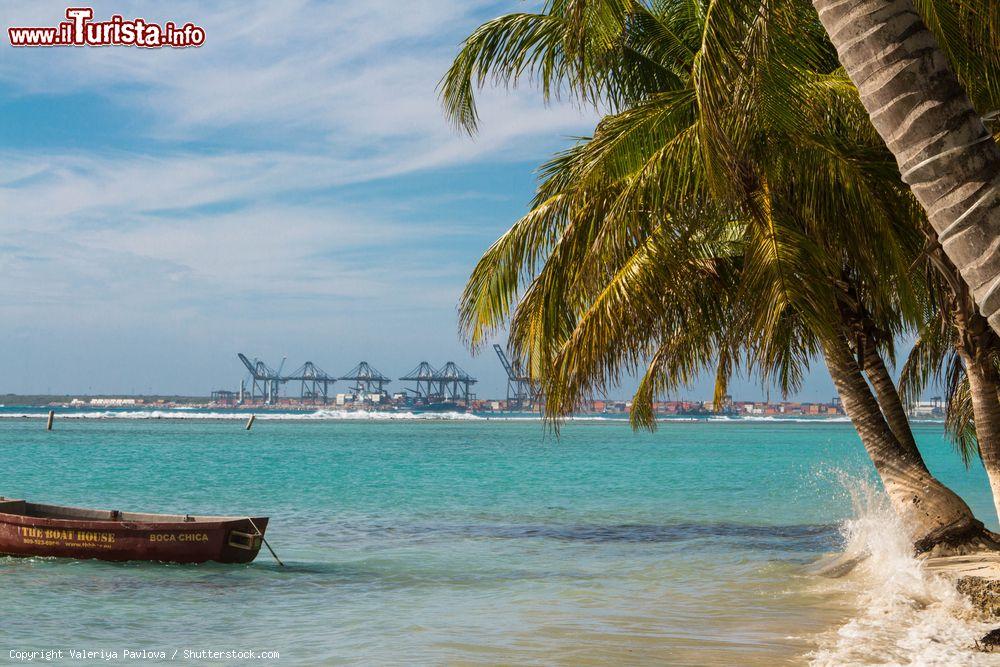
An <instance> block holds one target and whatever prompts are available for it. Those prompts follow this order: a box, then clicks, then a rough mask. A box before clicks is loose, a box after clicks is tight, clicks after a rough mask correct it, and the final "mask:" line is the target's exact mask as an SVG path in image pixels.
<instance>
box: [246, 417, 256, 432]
mask: <svg viewBox="0 0 1000 667" xmlns="http://www.w3.org/2000/svg"><path fill="white" fill-rule="evenodd" d="M255 419H257V415H250V419H248V420H247V430H248V431H249V430H250V429H252V428H253V422H254V420H255Z"/></svg>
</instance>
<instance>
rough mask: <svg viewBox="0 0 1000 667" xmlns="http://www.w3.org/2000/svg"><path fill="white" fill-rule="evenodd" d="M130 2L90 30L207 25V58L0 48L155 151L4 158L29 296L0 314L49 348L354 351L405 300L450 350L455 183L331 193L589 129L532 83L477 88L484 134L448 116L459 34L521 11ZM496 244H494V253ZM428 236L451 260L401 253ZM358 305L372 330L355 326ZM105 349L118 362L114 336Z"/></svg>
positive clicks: (8, 296) (53, 14)
mask: <svg viewBox="0 0 1000 667" xmlns="http://www.w3.org/2000/svg"><path fill="white" fill-rule="evenodd" d="M126 4H127V6H123V5H122V3H120V2H115V3H111V2H105V1H103V0H98V1H95V2H94V3H93V6H94V9H95V15H96V17H97V18H104V17H108V16H110V15H111V14H112V13H117V12H121V13H125V14H126V15H128V16H143V17H145V18H146V19H148V20H150V21H157V22H165V21H167V20H175V21H179V22H183V21H187V20H191V21H193V22H195V23H198V24H200V25H202V26H204V27H205V29H206V32H207V41H206V44H205V46H203V47H202V48H200V49H185V50H169V49H163V50H155V51H151V50H143V49H132V48H124V47H115V48H59V49H50V50H44V49H13V48H11V47H10V46H8V45H6V44H5V45H4V46H2V47H0V52H2V55H3V57H2V58H0V85H3V86H4V89H5V94H6V95H7V96H8V97H11V96H13V97H18V96H19V97H22V98H24V99H27V100H32V101H35V102H37V103H42V102H43V101H45V100H54V101H53V103H54V104H61V103H63V102H62V101H61V99H63V98H60V97H58V95H59V94H74V93H75V94H81V95H94V94H96V95H98V96H99V97H101V98H103V99H105V100H106V101H107V102H108V104H110V105H113V106H114V107H116V108H117V109H124V110H126V111H127V112H129V113H132V114H134V116H135V118H136V119H138V122H136V123H135V124H134V125H133V126H131V127H134V128H138V129H135V130H134V131H136V132H139V133H141V134H142V136H141V137H139V139H142V141H137V142H136V145H141V146H143V149H142V151H141V152H137V151H134V150H133V151H130V150H127V149H126V147H124V146H115V145H111V146H99V147H95V148H94V149H93V150H87V151H84V150H83V149H82V148H79V147H77V148H74V149H73V150H69V149H61V148H58V147H55V148H53V147H51V146H50V147H48V148H45V149H44V150H42V149H37V150H29V149H23V150H11V149H7V150H0V210H2V211H3V216H2V218H0V276H2V277H3V279H4V280H5V281H8V284H15V285H18V286H19V287H18V289H12V290H4V291H3V292H2V293H0V317H3V318H4V319H5V321H8V322H14V323H16V324H15V332H20V333H19V334H18V335H17V336H15V337H16V338H17V340H18V341H19V343H18V345H23V346H25V350H27V349H28V348H30V347H31V345H32V344H33V343H32V340H33V339H34V338H37V335H36V333H26V332H27V331H29V329H30V330H31V331H35V332H37V331H38V330H40V329H31V327H36V328H45V330H46V331H60V330H62V331H66V330H69V331H72V332H73V335H81V336H83V335H86V334H87V332H90V333H91V334H93V332H105V333H106V332H107V331H108V330H109V329H108V328H109V327H111V329H110V330H112V331H121V332H126V331H132V332H133V335H132V337H133V338H138V337H139V334H138V333H137V332H139V331H143V332H145V333H144V334H143V335H144V336H149V335H151V334H150V332H155V334H156V335H158V336H159V335H163V336H167V335H174V334H170V333H169V332H171V331H172V330H173V331H174V332H175V335H176V336H179V337H181V338H183V337H184V336H188V335H189V334H190V332H191V331H195V330H197V331H200V332H205V334H204V335H205V336H210V335H216V336H220V337H221V336H225V335H227V334H226V332H230V331H232V330H233V329H234V328H239V327H244V328H245V331H244V332H243V334H241V335H242V338H240V339H239V340H243V341H247V342H250V343H251V344H252V343H253V341H254V340H255V339H257V338H260V337H265V336H267V335H277V334H276V333H274V332H277V331H278V330H279V329H281V331H282V334H281V335H285V331H287V330H289V329H292V330H294V329H295V328H296V327H297V328H299V329H306V328H312V330H313V331H318V330H324V329H327V328H331V327H339V329H340V330H341V331H342V332H345V333H346V334H349V335H351V336H355V337H359V339H360V342H362V343H364V342H365V339H366V338H367V339H368V340H371V341H377V340H381V339H382V338H384V337H386V336H390V333H389V332H390V331H391V329H392V328H393V326H394V323H398V321H399V316H398V314H389V312H390V311H397V312H398V311H400V310H402V309H411V310H412V309H427V311H428V312H431V311H433V312H434V313H435V314H434V315H433V316H431V315H425V316H423V317H424V318H425V319H424V321H425V322H433V323H434V324H433V325H430V324H428V325H426V326H427V327H437V329H434V330H432V329H431V328H427V329H426V331H423V333H422V334H421V335H422V336H423V337H424V338H423V340H425V341H431V340H437V339H440V340H449V341H455V336H454V301H455V298H456V295H457V293H458V290H459V289H460V287H461V282H462V279H463V277H464V271H466V270H467V268H468V265H469V263H470V262H471V261H474V259H475V258H474V257H472V256H468V257H467V256H464V255H463V256H461V257H459V256H456V254H455V252H454V251H453V250H452V249H451V246H450V243H451V239H452V238H453V237H454V235H455V232H454V230H455V229H463V228H462V225H463V222H464V221H462V220H448V219H442V218H441V216H438V215H435V213H434V210H433V208H431V204H432V203H433V202H435V201H443V200H445V199H447V197H449V196H452V195H454V194H455V193H454V192H452V191H450V190H449V191H436V192H421V193H419V194H414V195H411V196H412V197H413V202H412V203H411V204H410V206H406V205H403V203H402V202H400V201H393V202H379V201H365V200H364V197H362V196H355V197H350V198H348V197H341V196H340V195H338V194H336V193H337V192H339V193H343V192H344V191H345V189H347V190H349V189H350V187H351V186H356V185H358V184H362V183H365V182H371V181H375V180H378V179H385V181H386V182H387V183H392V182H393V180H392V179H395V178H399V177H404V176H407V175H412V174H414V173H417V172H421V171H425V170H430V169H436V168H442V167H451V168H454V167H456V166H462V165H471V164H475V163H487V164H493V163H496V162H498V161H505V160H529V161H541V160H542V159H544V158H545V157H546V156H547V155H548V154H549V153H550V152H551V150H554V149H555V148H557V147H558V146H560V145H561V144H562V143H563V142H564V139H563V138H562V137H564V136H565V135H572V134H578V133H580V132H585V131H586V129H587V127H588V126H591V125H592V119H591V118H590V117H589V115H588V114H586V113H581V112H579V111H578V110H574V109H571V108H568V107H565V106H562V107H556V108H545V107H544V106H543V105H542V104H541V103H540V101H539V99H538V96H537V95H536V94H534V93H533V92H531V91H530V90H523V91H515V92H512V93H507V92H506V91H487V92H486V93H485V94H484V95H483V99H482V108H481V111H482V112H483V125H482V128H483V132H482V134H481V135H480V136H479V137H477V138H476V139H475V140H472V139H470V138H468V137H466V136H464V135H461V134H458V133H456V132H455V131H453V130H452V129H451V128H450V127H449V126H448V124H447V122H446V120H445V118H444V117H443V113H442V111H441V108H440V104H439V101H438V99H437V93H436V86H437V83H438V80H439V78H440V77H441V75H442V74H443V73H444V72H445V70H446V68H447V66H448V64H449V61H450V58H452V57H453V56H454V54H455V52H456V50H457V47H458V42H459V40H460V39H461V38H462V37H464V36H465V35H466V34H468V33H469V32H470V31H471V30H472V29H474V28H475V26H476V25H478V23H480V22H481V21H482V20H484V19H486V18H489V17H490V14H489V13H488V12H489V11H494V12H497V13H499V12H501V11H521V10H524V9H525V4H523V3H519V2H511V3H509V6H508V5H498V4H497V3H495V2H486V1H480V0H476V1H472V0H412V1H410V2H406V3H401V2H398V0H340V1H337V2H320V1H309V0H282V2H273V1H268V2H265V1H257V2H244V1H239V2H237V1H235V0H233V1H226V2H213V3H202V2H194V1H193V0H175V1H173V2H170V3H163V2H153V1H152V0H143V1H139V2H130V3H126ZM529 6H530V5H529ZM65 7H66V4H65V3H64V2H61V3H60V2H55V1H50V0H15V1H8V2H5V3H3V5H2V6H0V23H2V24H3V26H4V27H6V26H19V25H29V26H30V25H54V24H56V23H57V22H58V21H59V20H60V18H61V17H62V15H63V12H64V10H65ZM53 94H55V95H56V96H53ZM98 122H100V121H98ZM79 130H80V131H81V132H86V131H88V128H87V127H84V126H81V127H80V128H79ZM455 187H456V188H457V189H458V191H460V193H461V194H462V196H464V197H476V196H480V193H476V192H471V193H470V192H469V186H468V185H465V184H462V183H459V182H456V183H455ZM389 189H390V190H391V188H389ZM334 191H336V192H335V193H334V194H331V192H334ZM502 194H504V193H503V191H502V190H497V189H495V190H489V191H487V192H484V193H481V196H482V198H483V199H484V200H490V199H491V198H496V197H498V196H500V195H502ZM347 202H350V204H348V203H347ZM418 202H419V203H418ZM408 208H409V209H413V208H420V209H421V210H424V211H425V213H424V216H423V218H424V220H423V221H421V220H419V219H418V220H416V221H413V220H414V217H415V216H413V215H409V214H408V211H407V209H408ZM403 216H405V218H406V220H407V221H408V222H407V223H406V224H403V223H402V222H401V220H402V219H403ZM416 217H418V218H419V217H420V216H416ZM508 222H510V221H509V220H501V221H499V222H498V224H499V225H503V224H505V223H508ZM465 229H466V230H467V228H465ZM495 232H496V230H495V229H494V230H487V231H486V232H483V234H484V237H483V239H482V243H483V245H485V244H486V243H488V241H489V240H491V239H490V238H489V237H490V236H491V235H492V234H493V233H495ZM461 233H468V231H463V232H461ZM428 239H440V249H439V250H437V251H434V250H427V249H425V250H423V251H421V252H420V253H413V252H412V251H410V250H408V246H411V245H413V244H414V242H415V241H423V242H426V241H427V240H428ZM359 304H360V305H359ZM318 306H322V307H318ZM362 309H367V310H368V312H371V313H374V314H373V315H372V316H371V317H372V319H371V320H370V321H365V320H363V319H360V316H358V315H356V314H355V315H351V313H357V312H359V311H360V310H362ZM343 313H347V317H359V319H358V320H357V321H356V324H355V321H354V320H352V321H350V322H344V321H343V320H338V319H337V318H338V317H340V316H341V314H343ZM270 318H275V319H274V321H271V320H270ZM278 318H284V319H281V320H280V321H279V319H278ZM265 322H266V324H265ZM250 326H252V327H254V328H253V329H250V328H249V327H250ZM258 326H260V327H263V328H260V329H258V328H257V327H258ZM25 327H28V329H25ZM310 335H312V334H310ZM100 338H101V336H99V335H96V334H94V335H92V336H91V339H93V340H100ZM188 342H190V341H188ZM229 342H232V341H229ZM37 344H38V343H36V345H37ZM162 344H163V345H168V344H169V343H168V342H167V341H165V342H163V343H162ZM221 344H222V346H223V347H224V348H225V351H226V353H227V354H228V353H229V348H228V344H229V343H228V342H225V341H224V342H222V343H221ZM241 344H242V343H241ZM109 345H111V347H110V348H109V349H108V350H107V351H106V353H107V354H109V355H112V356H113V355H114V354H115V353H117V352H118V351H119V350H118V349H116V348H117V347H118V346H119V345H120V338H116V339H115V340H113V341H110V343H109ZM178 346H180V347H183V346H181V345H180V343H178ZM453 347H456V348H457V347H458V346H457V342H456V343H455V344H454V345H453ZM19 349H20V348H19ZM22 352H24V350H21V351H20V352H19V351H14V350H12V351H9V354H12V355H15V356H16V355H17V354H21V353H22ZM94 352H95V353H97V352H98V350H95V351H94ZM227 359H228V357H227ZM229 361H231V360H229ZM227 368H228V366H227ZM25 373H28V370H25ZM67 373H71V371H70V370H67ZM67 377H71V375H67ZM193 380H194V381H196V382H198V383H207V382H208V381H207V380H206V379H205V378H201V377H199V378H194V379H193Z"/></svg>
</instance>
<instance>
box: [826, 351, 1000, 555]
mask: <svg viewBox="0 0 1000 667" xmlns="http://www.w3.org/2000/svg"><path fill="white" fill-rule="evenodd" d="M823 352H824V356H825V358H826V364H827V367H828V368H829V370H830V377H832V378H833V382H834V385H835V386H836V387H837V391H838V392H839V393H840V398H841V400H842V401H843V405H844V410H845V411H846V412H847V415H848V416H849V417H850V418H851V421H852V422H853V424H854V427H855V429H857V432H858V434H859V435H860V436H861V442H862V443H863V444H864V447H865V450H866V451H867V452H868V456H869V457H870V458H871V461H872V463H873V464H874V465H875V471H876V472H877V473H878V475H879V477H880V478H881V479H882V484H883V485H884V486H885V490H886V493H887V494H888V496H889V499H890V501H891V502H892V505H893V507H894V508H895V510H896V512H897V513H898V514H899V515H900V516H901V517H902V519H903V520H904V522H905V523H906V525H907V526H908V528H909V530H910V532H911V536H912V537H913V542H914V547H915V548H916V550H917V551H918V552H928V551H932V550H933V552H934V553H963V552H967V551H972V550H975V549H977V548H981V547H983V546H993V542H992V539H991V536H990V535H989V533H988V532H987V531H986V530H985V529H984V527H983V524H982V523H981V522H979V521H977V520H976V518H975V517H974V516H973V515H972V510H970V509H969V506H968V505H966V504H965V501H963V500H962V499H961V498H959V497H958V495H956V494H955V493H954V492H953V491H952V490H951V489H949V488H948V487H946V486H945V485H943V484H941V482H939V481H938V480H936V479H935V478H934V476H933V475H931V474H930V472H929V471H928V470H927V467H926V466H925V465H924V462H923V459H922V458H921V457H920V454H919V452H914V451H912V450H909V449H908V448H906V447H903V446H902V445H900V443H899V441H898V440H897V439H896V436H895V435H893V432H892V429H890V428H889V425H888V423H887V422H886V420H885V418H884V416H883V415H882V411H881V410H880V409H879V405H878V402H877V401H876V400H875V397H874V396H873V395H872V392H871V389H870V388H869V387H868V383H867V382H866V381H865V378H864V376H862V374H861V370H860V369H859V368H858V364H857V362H856V360H855V359H854V356H853V355H852V354H851V350H850V348H849V347H848V346H847V341H846V340H845V339H844V338H842V337H841V338H838V339H834V340H827V341H824V343H823Z"/></svg>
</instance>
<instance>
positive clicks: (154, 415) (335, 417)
mask: <svg viewBox="0 0 1000 667" xmlns="http://www.w3.org/2000/svg"><path fill="white" fill-rule="evenodd" d="M251 415H254V416H255V417H256V419H257V420H258V421H473V422H482V421H540V420H541V417H539V416H532V415H503V414H500V415H481V414H478V415H477V414H473V413H470V412H409V411H407V412H389V411H366V410H316V411H315V412H281V411H260V412H196V411H194V410H192V409H184V408H171V409H169V410H103V411H92V412H56V417H57V418H58V419H99V420H101V419H123V420H125V419H136V420H143V419H172V420H231V421H240V420H243V421H245V420H247V419H249V418H250V416H251ZM47 417H48V413H47V412H2V413H0V419H46V418H47ZM568 421H624V420H623V419H621V418H618V419H615V418H612V417H602V416H590V415H580V416H574V417H569V418H568Z"/></svg>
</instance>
